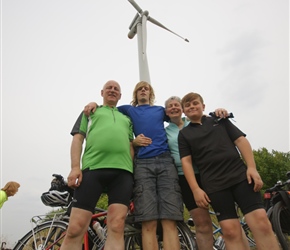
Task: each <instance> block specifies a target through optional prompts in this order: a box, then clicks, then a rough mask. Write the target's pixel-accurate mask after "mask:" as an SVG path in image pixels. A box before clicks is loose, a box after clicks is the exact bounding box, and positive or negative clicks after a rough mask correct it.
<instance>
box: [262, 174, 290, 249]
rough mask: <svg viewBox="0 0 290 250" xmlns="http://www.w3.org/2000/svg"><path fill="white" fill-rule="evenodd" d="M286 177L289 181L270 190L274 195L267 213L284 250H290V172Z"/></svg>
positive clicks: (279, 182) (277, 184)
mask: <svg viewBox="0 0 290 250" xmlns="http://www.w3.org/2000/svg"><path fill="white" fill-rule="evenodd" d="M286 175H287V178H288V180H286V181H285V182H281V181H278V182H277V183H276V184H275V185H274V187H273V188H271V189H270V190H271V192H272V194H273V195H272V198H271V207H270V208H269V210H268V212H267V213H268V217H269V219H270V221H271V223H272V226H273V230H274V232H275V234H276V236H277V238H278V240H279V243H280V245H281V247H282V249H283V250H289V249H290V171H289V172H287V173H286ZM285 187H286V188H285Z"/></svg>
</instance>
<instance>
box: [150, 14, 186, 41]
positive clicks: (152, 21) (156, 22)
mask: <svg viewBox="0 0 290 250" xmlns="http://www.w3.org/2000/svg"><path fill="white" fill-rule="evenodd" d="M147 20H148V21H150V22H151V23H153V24H155V25H157V26H159V27H161V28H163V29H165V30H167V31H169V32H171V33H172V34H174V35H176V36H178V37H180V38H181V39H182V40H184V41H186V42H189V40H188V39H187V38H184V37H182V36H180V35H178V34H176V33H175V32H173V31H172V30H170V29H168V28H166V27H165V26H164V25H163V24H161V23H160V22H158V21H157V20H155V19H154V18H152V17H150V16H148V18H147Z"/></svg>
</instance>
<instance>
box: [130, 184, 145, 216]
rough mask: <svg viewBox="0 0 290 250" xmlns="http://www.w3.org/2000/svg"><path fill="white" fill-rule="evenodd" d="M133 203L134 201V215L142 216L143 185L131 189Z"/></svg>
mask: <svg viewBox="0 0 290 250" xmlns="http://www.w3.org/2000/svg"><path fill="white" fill-rule="evenodd" d="M133 197H134V198H133V201H134V215H137V216H138V215H142V214H143V209H142V208H143V207H144V204H143V185H139V186H136V187H134V189H133Z"/></svg>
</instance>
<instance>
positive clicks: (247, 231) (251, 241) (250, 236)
mask: <svg viewBox="0 0 290 250" xmlns="http://www.w3.org/2000/svg"><path fill="white" fill-rule="evenodd" d="M242 228H243V230H244V232H245V235H246V237H247V240H248V242H249V246H250V248H251V249H252V248H254V249H256V242H255V240H254V238H253V234H252V232H251V229H250V228H249V226H248V224H247V223H246V222H243V224H242Z"/></svg>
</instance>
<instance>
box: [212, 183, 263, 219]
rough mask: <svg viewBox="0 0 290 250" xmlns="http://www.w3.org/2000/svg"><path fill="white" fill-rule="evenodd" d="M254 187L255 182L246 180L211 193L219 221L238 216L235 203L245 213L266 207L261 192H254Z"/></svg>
mask: <svg viewBox="0 0 290 250" xmlns="http://www.w3.org/2000/svg"><path fill="white" fill-rule="evenodd" d="M253 189H254V183H253V182H252V183H251V184H248V181H247V180H244V181H242V182H240V183H237V184H235V185H233V186H231V187H229V188H227V189H224V190H221V191H218V192H215V193H211V194H209V195H208V196H209V198H210V200H211V205H212V207H213V209H214V211H215V213H216V217H217V218H218V221H222V220H226V219H234V218H238V215H237V212H236V208H235V203H237V204H238V206H239V208H240V209H241V211H242V213H243V214H244V215H245V214H247V213H249V212H252V211H254V210H256V209H260V208H264V205H263V201H262V196H261V193H260V192H254V190H253Z"/></svg>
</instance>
